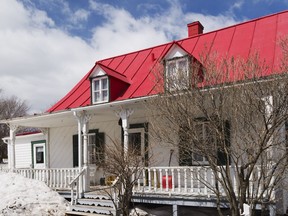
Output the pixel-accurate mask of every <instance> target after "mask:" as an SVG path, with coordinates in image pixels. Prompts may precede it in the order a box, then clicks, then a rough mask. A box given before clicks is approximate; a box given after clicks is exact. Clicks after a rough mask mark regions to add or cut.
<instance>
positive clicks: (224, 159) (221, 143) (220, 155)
mask: <svg viewBox="0 0 288 216" xmlns="http://www.w3.org/2000/svg"><path fill="white" fill-rule="evenodd" d="M223 124H224V125H223V126H224V131H223V133H222V134H224V140H221V139H219V140H218V142H217V145H218V146H217V165H219V166H224V165H230V164H231V160H230V155H229V154H227V153H226V152H225V151H224V149H229V148H230V145H231V143H230V142H231V141H230V139H231V138H230V122H229V121H228V120H226V121H225V122H224V123H223Z"/></svg>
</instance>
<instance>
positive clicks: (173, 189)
mask: <svg viewBox="0 0 288 216" xmlns="http://www.w3.org/2000/svg"><path fill="white" fill-rule="evenodd" d="M171 176H172V191H175V175H174V169H173V168H171Z"/></svg>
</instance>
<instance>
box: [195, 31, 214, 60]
mask: <svg viewBox="0 0 288 216" xmlns="http://www.w3.org/2000/svg"><path fill="white" fill-rule="evenodd" d="M217 33H218V31H216V32H215V35H214V38H213V39H212V43H211V45H210V48H209V50H208V53H210V52H211V49H212V47H213V46H214V41H215V38H216V35H217ZM198 61H199V60H198Z"/></svg>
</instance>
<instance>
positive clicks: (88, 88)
mask: <svg viewBox="0 0 288 216" xmlns="http://www.w3.org/2000/svg"><path fill="white" fill-rule="evenodd" d="M87 90H89V91H90V85H89V86H88V87H87V88H86V89H84V91H82V94H79V96H78V97H76V98H75V100H73V101H72V102H71V103H69V104H68V106H67V107H68V108H70V106H71V105H72V104H73V103H75V101H77V100H78V99H79V98H80V97H81V96H82V95H83V94H84V92H86V91H87ZM90 97H91V96H90Z"/></svg>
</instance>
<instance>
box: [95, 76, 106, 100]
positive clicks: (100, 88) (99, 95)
mask: <svg viewBox="0 0 288 216" xmlns="http://www.w3.org/2000/svg"><path fill="white" fill-rule="evenodd" d="M108 85H109V84H108V77H107V76H103V77H96V78H94V79H92V101H93V104H96V103H103V102H108V100H109V92H108V89H109V87H108Z"/></svg>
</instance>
